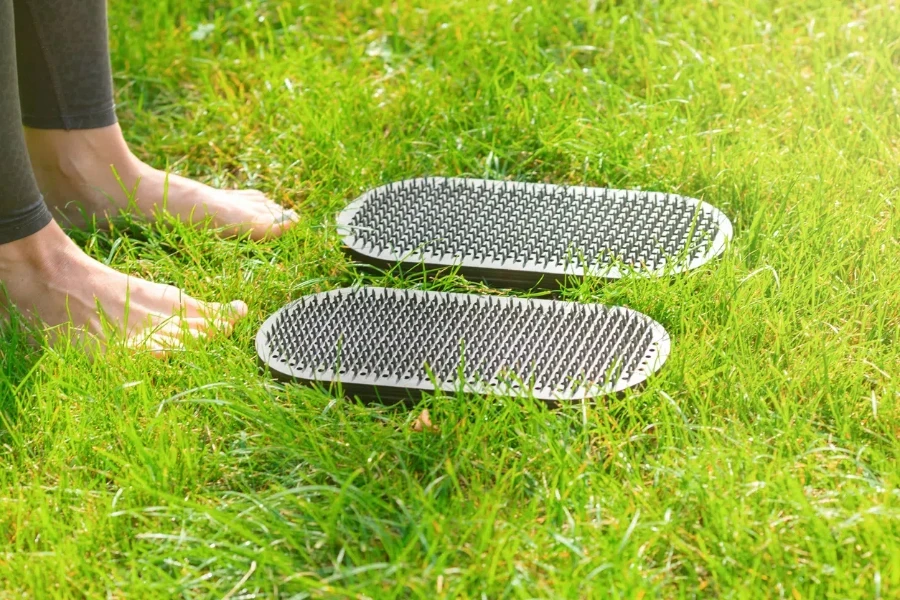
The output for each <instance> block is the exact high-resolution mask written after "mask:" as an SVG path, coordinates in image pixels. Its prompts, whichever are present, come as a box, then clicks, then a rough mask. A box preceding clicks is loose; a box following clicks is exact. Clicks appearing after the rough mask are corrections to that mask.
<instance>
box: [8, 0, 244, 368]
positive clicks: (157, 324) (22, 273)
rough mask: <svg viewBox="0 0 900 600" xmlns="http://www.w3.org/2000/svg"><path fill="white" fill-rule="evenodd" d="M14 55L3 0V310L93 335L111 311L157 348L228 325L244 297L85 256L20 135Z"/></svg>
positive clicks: (135, 336) (116, 321)
mask: <svg viewBox="0 0 900 600" xmlns="http://www.w3.org/2000/svg"><path fill="white" fill-rule="evenodd" d="M15 54H16V53H15V47H14V44H13V7H12V3H11V2H10V1H9V0H0V283H2V291H0V310H6V309H8V308H9V306H10V305H12V306H15V307H16V308H17V309H18V310H19V311H20V312H22V313H23V314H25V315H26V316H27V317H30V318H32V319H34V320H36V321H38V322H40V323H42V324H45V325H49V326H51V327H55V326H73V327H74V328H75V329H76V333H82V332H83V333H86V334H91V335H93V336H95V337H102V336H103V335H104V334H105V333H106V330H107V328H106V327H105V326H104V323H102V322H101V319H102V318H103V317H105V318H106V319H107V324H109V325H112V326H114V327H115V328H117V329H118V330H119V331H120V332H121V333H123V334H125V335H127V336H128V337H129V338H131V339H132V340H135V341H136V343H137V344H138V345H139V346H140V347H142V348H147V349H149V350H150V351H152V352H154V353H157V354H165V353H166V352H167V351H168V350H169V349H171V348H174V347H177V346H178V345H179V344H180V343H181V339H182V338H183V337H184V336H185V335H197V336H203V335H207V333H209V332H212V331H214V330H221V329H226V330H227V328H228V327H230V325H231V324H232V323H233V322H234V321H235V320H236V319H237V318H238V317H239V316H241V315H243V314H244V313H245V312H246V306H244V304H243V303H232V304H230V305H225V306H223V305H218V304H214V303H203V302H199V301H197V300H195V299H193V298H191V297H189V296H187V295H186V294H184V293H183V292H181V290H179V289H177V288H175V287H172V286H166V285H160V284H156V283H151V282H148V281H143V280H141V279H137V278H134V277H129V276H127V275H125V274H122V273H119V272H117V271H115V270H113V269H111V268H109V267H107V266H105V265H103V264H101V263H99V262H97V261H95V260H93V259H92V258H90V257H89V256H87V255H86V254H85V253H84V252H82V251H81V249H80V248H78V246H77V245H76V244H75V243H73V242H72V241H71V240H70V239H69V238H68V237H67V236H66V235H65V233H63V232H62V230H61V229H60V228H59V226H58V225H57V224H56V223H55V222H54V221H53V219H52V216H51V214H50V212H49V211H48V210H47V207H46V206H45V205H44V202H43V200H42V199H41V194H40V193H39V192H38V187H37V185H36V184H35V180H34V177H33V176H32V173H31V165H30V164H29V158H28V151H27V149H26V144H25V139H24V137H23V134H22V125H21V115H20V112H19V98H18V86H17V83H16V67H15V65H16V58H15ZM98 306H99V307H100V311H101V312H102V313H103V314H102V317H101V314H100V312H98ZM67 333H68V332H67Z"/></svg>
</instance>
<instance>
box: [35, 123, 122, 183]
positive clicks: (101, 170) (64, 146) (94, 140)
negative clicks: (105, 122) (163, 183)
mask: <svg viewBox="0 0 900 600" xmlns="http://www.w3.org/2000/svg"><path fill="white" fill-rule="evenodd" d="M25 140H26V142H27V144H28V154H29V156H30V157H31V162H32V165H33V167H34V169H35V171H36V172H38V173H39V172H41V171H43V172H50V173H54V174H57V175H61V176H62V177H64V178H65V179H68V180H70V181H74V182H78V183H88V184H89V183H91V181H90V180H91V179H93V178H96V177H97V176H98V175H100V174H104V175H105V174H106V173H108V172H110V168H111V167H115V169H116V170H117V171H118V172H119V173H120V174H121V175H123V176H125V175H127V174H129V172H130V170H132V169H133V168H134V167H135V163H136V162H137V159H136V158H135V157H134V156H133V155H132V154H131V151H130V150H129V149H128V146H127V144H126V143H125V139H124V138H123V136H122V130H121V129H120V128H119V126H118V125H111V126H109V127H102V128H99V129H81V130H75V131H64V130H61V129H31V128H27V127H26V128H25Z"/></svg>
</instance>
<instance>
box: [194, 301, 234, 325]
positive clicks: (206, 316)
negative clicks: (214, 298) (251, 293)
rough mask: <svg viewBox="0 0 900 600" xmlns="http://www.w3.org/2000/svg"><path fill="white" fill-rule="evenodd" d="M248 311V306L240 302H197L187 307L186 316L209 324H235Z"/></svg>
mask: <svg viewBox="0 0 900 600" xmlns="http://www.w3.org/2000/svg"><path fill="white" fill-rule="evenodd" d="M248 310H249V309H248V308H247V305H246V304H245V303H243V302H241V301H240V300H234V301H232V302H228V303H224V304H222V303H219V302H197V303H196V304H194V305H191V306H188V307H187V310H186V313H187V314H186V315H185V316H186V317H188V318H189V319H202V320H205V321H207V322H216V321H221V322H223V323H230V324H234V323H236V322H237V321H238V320H240V319H242V318H243V317H244V316H245V315H246V314H247V311H248Z"/></svg>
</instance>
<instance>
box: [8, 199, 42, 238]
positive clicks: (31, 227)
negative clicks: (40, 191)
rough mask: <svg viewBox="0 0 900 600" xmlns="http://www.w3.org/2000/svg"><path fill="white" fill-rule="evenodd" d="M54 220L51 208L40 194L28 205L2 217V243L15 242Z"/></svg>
mask: <svg viewBox="0 0 900 600" xmlns="http://www.w3.org/2000/svg"><path fill="white" fill-rule="evenodd" d="M52 220H53V215H51V214H50V209H49V208H47V205H46V204H45V203H44V199H43V198H42V197H40V196H39V197H38V199H37V200H36V201H35V202H32V203H31V204H29V205H28V206H25V207H24V208H20V209H18V210H16V211H14V212H13V213H12V214H10V215H6V216H4V217H2V218H0V244H7V243H9V242H15V241H16V240H21V239H22V238H26V237H28V236H29V235H32V234H35V233H37V232H38V231H40V230H41V229H43V228H44V227H46V226H47V225H48V224H49V223H50V221H52Z"/></svg>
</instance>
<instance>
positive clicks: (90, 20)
mask: <svg viewBox="0 0 900 600" xmlns="http://www.w3.org/2000/svg"><path fill="white" fill-rule="evenodd" d="M13 40H15V42H14V41H13ZM17 75H18V76H17ZM115 122H116V112H115V106H114V103H113V94H112V75H111V71H110V64H109V47H108V43H107V32H106V1H105V0H0V244H5V243H7V242H12V241H15V240H19V239H22V238H24V237H27V236H29V235H31V234H33V233H36V232H38V231H40V230H41V229H43V228H44V226H46V225H47V224H48V223H49V222H50V220H51V218H52V217H51V215H50V211H49V210H48V209H47V207H46V205H45V204H44V200H43V198H42V197H41V193H40V192H39V191H38V188H37V184H36V183H35V180H34V174H33V173H32V171H31V162H30V160H29V158H28V151H27V149H26V147H25V137H24V135H23V133H22V125H23V124H24V125H25V126H27V127H31V128H35V129H67V130H71V129H93V128H97V127H105V126H107V125H112V124H114V123H115Z"/></svg>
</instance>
